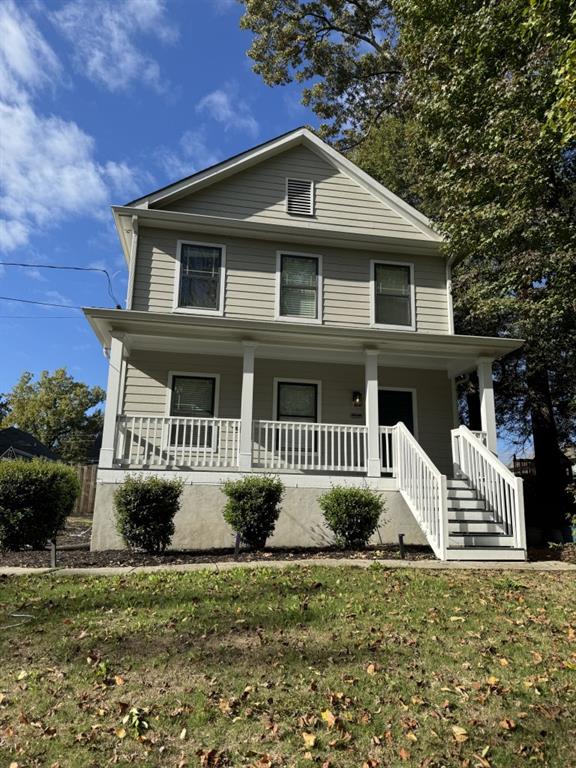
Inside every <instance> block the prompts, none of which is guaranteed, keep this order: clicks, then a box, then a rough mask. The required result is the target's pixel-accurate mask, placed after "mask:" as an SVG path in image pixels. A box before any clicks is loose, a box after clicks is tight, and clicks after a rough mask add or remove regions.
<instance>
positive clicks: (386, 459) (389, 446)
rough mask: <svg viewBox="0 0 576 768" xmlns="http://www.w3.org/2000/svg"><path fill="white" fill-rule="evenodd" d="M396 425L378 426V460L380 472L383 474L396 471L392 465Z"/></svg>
mask: <svg viewBox="0 0 576 768" xmlns="http://www.w3.org/2000/svg"><path fill="white" fill-rule="evenodd" d="M395 433H396V427H380V462H381V465H382V472H384V473H385V474H392V475H394V474H395V473H396V468H395V466H394V435H395Z"/></svg>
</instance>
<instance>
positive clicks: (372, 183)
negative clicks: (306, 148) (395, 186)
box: [303, 128, 443, 242]
mask: <svg viewBox="0 0 576 768" xmlns="http://www.w3.org/2000/svg"><path fill="white" fill-rule="evenodd" d="M303 136H304V137H305V139H306V140H307V141H309V142H311V144H312V145H313V147H314V148H315V149H316V152H317V154H320V155H322V156H324V157H325V158H326V159H329V160H331V162H332V164H333V165H334V166H336V168H338V170H341V171H342V172H343V173H345V174H346V175H347V176H350V177H351V178H353V179H354V180H355V181H356V182H358V184H360V186H362V187H364V189H366V190H367V191H368V192H371V193H372V194H373V195H374V196H375V197H377V198H378V199H379V200H380V201H381V202H383V203H385V205H387V206H389V207H390V208H392V210H393V211H394V212H395V213H397V214H398V215H399V216H402V218H404V219H406V220H407V221H408V222H409V223H410V224H412V226H415V227H416V228H417V229H419V230H420V231H421V232H424V234H426V235H427V236H428V237H429V238H430V239H431V240H436V241H438V242H443V238H442V236H441V235H440V234H438V232H436V231H435V230H434V228H433V226H432V222H431V221H430V219H429V218H428V217H427V216H425V215H424V214H423V213H421V212H420V211H418V210H417V209H416V208H414V207H413V206H411V205H409V204H408V203H407V202H405V201H404V200H402V198H400V197H398V195H395V194H394V192H391V191H390V190H389V189H388V188H387V187H385V186H384V185H383V184H380V182H378V181H376V179H373V178H372V177H371V176H369V175H368V174H367V173H366V172H365V171H363V170H362V169H361V168H359V167H358V166H357V165H355V164H354V163H353V162H352V161H351V160H348V158H346V157H344V155H343V154H341V153H340V152H338V151H337V150H336V149H334V148H333V147H331V146H330V145H329V144H326V142H324V141H322V139H319V138H318V137H317V136H315V135H314V134H313V133H312V132H311V131H308V130H307V129H306V128H304V129H303ZM310 148H311V149H312V147H310Z"/></svg>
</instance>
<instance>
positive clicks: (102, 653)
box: [0, 565, 576, 768]
mask: <svg viewBox="0 0 576 768" xmlns="http://www.w3.org/2000/svg"><path fill="white" fill-rule="evenodd" d="M0 611H1V614H2V615H1V618H0V622H1V625H2V632H1V633H0V652H1V658H2V665H1V666H0V765H2V766H10V765H12V764H13V765H14V766H16V765H17V766H18V768H31V767H35V768H36V767H38V768H40V766H42V768H44V767H45V766H47V767H50V766H53V768H68V767H69V766H70V767H72V766H73V767H75V768H76V767H78V768H80V767H81V768H102V766H107V765H119V766H125V765H138V766H145V767H146V766H150V767H152V766H173V767H174V768H176V767H177V766H179V768H185V766H205V767H206V768H210V767H214V768H216V767H217V766H241V765H247V766H255V767H256V768H272V767H273V766H278V767H280V766H314V765H317V766H322V767H323V768H339V767H340V766H342V767H346V766H354V767H355V768H356V767H357V768H361V767H364V768H377V767H378V766H382V768H384V767H385V766H418V767H419V768H440V766H446V767H447V768H450V767H451V766H461V767H462V768H476V766H479V767H480V768H487V767H489V766H493V767H494V768H505V767H509V768H518V767H519V766H524V765H526V766H528V765H542V766H554V767H556V766H557V767H558V768H569V767H570V766H576V752H575V750H574V744H575V743H576V717H575V714H574V713H575V711H576V579H575V578H574V574H573V573H525V572H518V573H510V574H503V573H495V572H480V571H478V572H459V571H451V572H411V571H387V570H385V569H383V568H382V567H380V566H378V565H374V566H373V567H371V568H369V569H367V570H364V569H355V568H346V569H344V568H311V567H302V566H300V567H297V568H290V569H286V570H272V569H258V570H239V569H238V570H233V571H227V572H221V573H214V572H208V571H200V572H195V573H174V572H172V573H170V572H166V571H165V572H159V573H154V574H140V575H127V576H123V577H71V576H68V577H67V576H66V575H64V574H62V573H61V572H57V573H54V574H46V575H43V576H30V577H3V578H2V579H1V581H0ZM11 614H28V615H29V616H33V618H31V619H30V618H27V617H26V616H20V617H18V616H11ZM21 622H24V623H21ZM17 624H18V626H13V625H17ZM11 625H12V626H11Z"/></svg>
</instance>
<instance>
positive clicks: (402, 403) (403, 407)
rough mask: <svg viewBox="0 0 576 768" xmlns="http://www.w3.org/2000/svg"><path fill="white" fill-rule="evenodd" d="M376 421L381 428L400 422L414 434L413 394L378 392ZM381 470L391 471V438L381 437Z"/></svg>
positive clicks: (400, 391)
mask: <svg viewBox="0 0 576 768" xmlns="http://www.w3.org/2000/svg"><path fill="white" fill-rule="evenodd" d="M378 417H379V419H378V421H379V424H380V426H381V427H393V426H394V425H395V424H398V422H399V421H402V422H403V423H404V424H405V425H406V426H407V427H408V429H409V430H410V432H412V434H414V393H413V392H412V391H411V390H406V389H379V390H378ZM381 448H382V469H383V471H384V472H386V471H391V469H392V466H393V465H392V436H391V435H386V434H383V435H382V445H381Z"/></svg>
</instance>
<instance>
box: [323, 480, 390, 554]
mask: <svg viewBox="0 0 576 768" xmlns="http://www.w3.org/2000/svg"><path fill="white" fill-rule="evenodd" d="M318 501H319V504H320V508H321V509H322V512H323V514H324V519H325V520H326V524H327V525H328V527H329V528H330V530H331V531H332V532H333V533H334V536H335V537H336V543H337V544H338V546H340V547H344V548H346V549H364V548H365V547H366V545H367V544H368V541H369V540H370V537H371V536H372V534H373V533H374V532H375V530H376V528H377V527H378V521H379V519H380V515H381V514H382V512H383V511H384V502H383V501H382V498H381V496H380V494H378V493H375V492H374V491H371V490H370V489H368V488H343V487H341V486H336V487H335V488H332V490H330V491H328V492H327V493H324V494H322V496H320V499H319V500H318Z"/></svg>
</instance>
